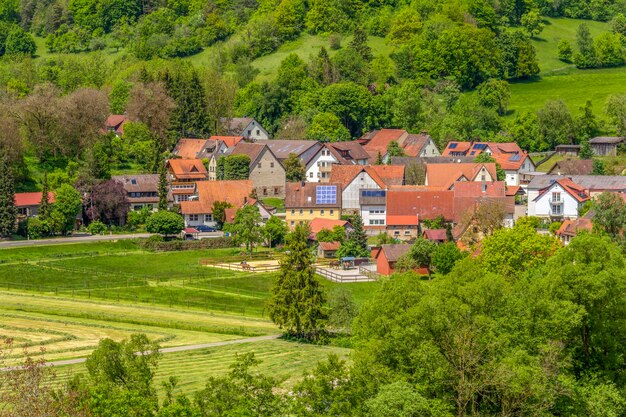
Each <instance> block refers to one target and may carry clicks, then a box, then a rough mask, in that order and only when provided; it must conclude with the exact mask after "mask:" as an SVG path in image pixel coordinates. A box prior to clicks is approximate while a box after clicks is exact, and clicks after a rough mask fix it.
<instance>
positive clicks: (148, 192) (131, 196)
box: [111, 174, 169, 211]
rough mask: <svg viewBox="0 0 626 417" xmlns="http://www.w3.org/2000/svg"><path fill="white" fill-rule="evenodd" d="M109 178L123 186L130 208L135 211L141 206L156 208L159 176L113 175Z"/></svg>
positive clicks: (157, 204)
mask: <svg viewBox="0 0 626 417" xmlns="http://www.w3.org/2000/svg"><path fill="white" fill-rule="evenodd" d="M111 179H112V180H114V181H115V182H119V183H120V184H122V186H123V187H124V191H126V198H127V199H128V203H129V206H130V209H131V210H135V211H137V210H141V209H143V208H147V209H149V210H156V209H157V208H158V206H159V176H158V175H157V174H138V175H114V176H112V177H111ZM168 189H169V187H168Z"/></svg>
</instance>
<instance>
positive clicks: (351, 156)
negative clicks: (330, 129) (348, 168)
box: [306, 141, 369, 182]
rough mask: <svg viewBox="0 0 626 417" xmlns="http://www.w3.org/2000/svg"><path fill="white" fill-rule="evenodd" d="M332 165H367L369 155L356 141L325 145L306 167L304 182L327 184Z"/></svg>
mask: <svg viewBox="0 0 626 417" xmlns="http://www.w3.org/2000/svg"><path fill="white" fill-rule="evenodd" d="M334 164H339V165H368V164H369V154H368V153H367V152H366V151H365V149H363V146H361V144H359V143H358V142H356V141H350V142H330V143H325V144H323V147H322V148H321V149H319V151H318V152H317V154H316V155H315V156H314V157H313V158H311V160H310V161H309V162H308V164H307V165H306V180H307V181H308V182H328V181H329V180H330V171H331V169H332V166H333V165H334Z"/></svg>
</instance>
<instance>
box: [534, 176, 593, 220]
mask: <svg viewBox="0 0 626 417" xmlns="http://www.w3.org/2000/svg"><path fill="white" fill-rule="evenodd" d="M590 198H591V197H590V195H589V193H588V191H587V190H586V189H585V188H584V187H583V186H581V185H580V184H577V183H575V182H574V181H572V180H571V179H569V178H561V179H557V180H554V181H552V182H551V183H549V184H548V185H547V186H546V187H545V188H543V189H541V190H539V193H538V195H537V197H535V198H534V199H533V200H532V204H531V201H530V200H529V205H528V215H529V216H537V217H544V218H550V219H575V218H577V217H578V211H579V210H580V208H581V206H582V205H583V204H584V203H585V202H586V201H588V200H589V199H590Z"/></svg>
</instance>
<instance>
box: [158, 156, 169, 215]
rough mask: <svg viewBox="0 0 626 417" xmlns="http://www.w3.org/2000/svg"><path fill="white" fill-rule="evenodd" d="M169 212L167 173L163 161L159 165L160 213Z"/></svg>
mask: <svg viewBox="0 0 626 417" xmlns="http://www.w3.org/2000/svg"><path fill="white" fill-rule="evenodd" d="M160 210H167V172H166V170H165V164H164V163H163V161H161V162H160V163H159V211H160Z"/></svg>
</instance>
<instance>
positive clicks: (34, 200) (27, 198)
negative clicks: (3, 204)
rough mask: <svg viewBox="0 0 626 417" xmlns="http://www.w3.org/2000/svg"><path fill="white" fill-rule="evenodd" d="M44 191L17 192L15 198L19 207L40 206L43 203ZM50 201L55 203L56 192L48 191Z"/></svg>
mask: <svg viewBox="0 0 626 417" xmlns="http://www.w3.org/2000/svg"><path fill="white" fill-rule="evenodd" d="M41 197H43V193H42V192H34V193H16V194H15V197H14V200H15V205H16V206H17V207H27V206H38V205H39V203H41ZM48 202H50V203H54V193H52V192H49V193H48Z"/></svg>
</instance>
